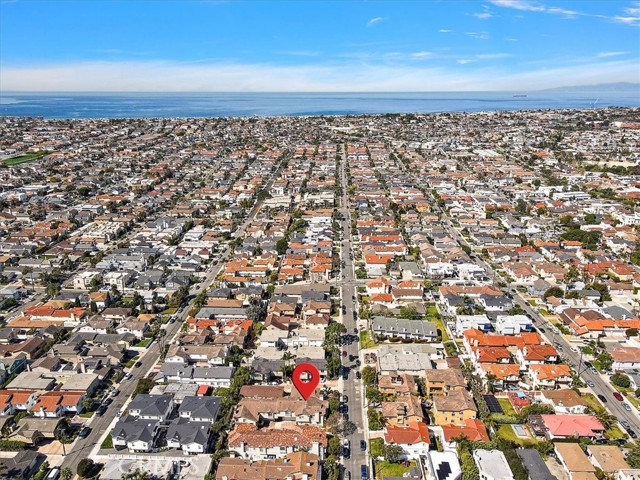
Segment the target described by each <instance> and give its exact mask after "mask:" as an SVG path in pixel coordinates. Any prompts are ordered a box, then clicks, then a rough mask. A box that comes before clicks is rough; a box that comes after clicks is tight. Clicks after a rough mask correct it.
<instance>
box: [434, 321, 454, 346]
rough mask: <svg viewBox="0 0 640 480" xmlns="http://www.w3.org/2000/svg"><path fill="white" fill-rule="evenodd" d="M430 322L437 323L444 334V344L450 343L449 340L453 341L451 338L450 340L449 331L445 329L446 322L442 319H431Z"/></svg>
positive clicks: (437, 326)
mask: <svg viewBox="0 0 640 480" xmlns="http://www.w3.org/2000/svg"><path fill="white" fill-rule="evenodd" d="M429 321H430V322H433V323H435V324H436V328H437V329H438V330H440V331H441V332H442V341H443V342H448V341H449V340H451V338H449V334H448V333H447V329H446V328H444V322H443V321H442V319H441V318H439V317H433V318H430V319H429Z"/></svg>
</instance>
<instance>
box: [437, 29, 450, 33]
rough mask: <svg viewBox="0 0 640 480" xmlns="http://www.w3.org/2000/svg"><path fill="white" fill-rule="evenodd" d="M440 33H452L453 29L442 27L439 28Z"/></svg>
mask: <svg viewBox="0 0 640 480" xmlns="http://www.w3.org/2000/svg"><path fill="white" fill-rule="evenodd" d="M438 31H439V32H440V33H451V30H447V29H446V28H441V29H440V30H438Z"/></svg>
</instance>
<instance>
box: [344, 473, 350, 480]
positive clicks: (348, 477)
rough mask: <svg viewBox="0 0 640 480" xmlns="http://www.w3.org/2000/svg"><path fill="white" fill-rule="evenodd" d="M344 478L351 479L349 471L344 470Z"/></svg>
mask: <svg viewBox="0 0 640 480" xmlns="http://www.w3.org/2000/svg"><path fill="white" fill-rule="evenodd" d="M344 480H351V472H349V471H347V472H344Z"/></svg>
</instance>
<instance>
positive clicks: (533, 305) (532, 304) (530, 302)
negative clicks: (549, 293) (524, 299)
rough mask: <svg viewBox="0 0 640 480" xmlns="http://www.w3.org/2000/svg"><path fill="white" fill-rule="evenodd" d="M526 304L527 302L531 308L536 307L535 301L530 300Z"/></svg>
mask: <svg viewBox="0 0 640 480" xmlns="http://www.w3.org/2000/svg"><path fill="white" fill-rule="evenodd" d="M528 302H529V305H531V306H532V307H535V306H536V305H537V303H536V301H535V300H533V299H532V300H528Z"/></svg>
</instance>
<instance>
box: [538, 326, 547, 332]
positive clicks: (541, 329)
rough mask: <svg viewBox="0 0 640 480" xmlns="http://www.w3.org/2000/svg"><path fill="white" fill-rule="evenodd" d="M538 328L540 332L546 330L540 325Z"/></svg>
mask: <svg viewBox="0 0 640 480" xmlns="http://www.w3.org/2000/svg"><path fill="white" fill-rule="evenodd" d="M538 330H540V332H542V333H545V332H546V330H545V329H544V328H542V327H538Z"/></svg>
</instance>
